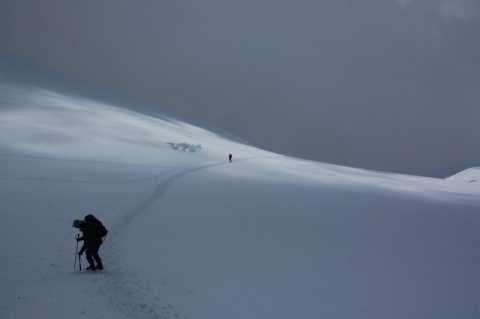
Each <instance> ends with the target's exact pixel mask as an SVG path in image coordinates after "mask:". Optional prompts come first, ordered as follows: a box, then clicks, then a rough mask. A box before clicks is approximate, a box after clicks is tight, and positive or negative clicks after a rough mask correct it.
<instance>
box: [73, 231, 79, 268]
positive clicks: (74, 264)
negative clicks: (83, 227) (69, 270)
mask: <svg viewBox="0 0 480 319" xmlns="http://www.w3.org/2000/svg"><path fill="white" fill-rule="evenodd" d="M78 238H80V234H77V239H78ZM77 255H78V240H77V249H75V262H74V263H73V268H75V266H76V265H77Z"/></svg>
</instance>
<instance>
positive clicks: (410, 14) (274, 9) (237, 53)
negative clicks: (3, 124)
mask: <svg viewBox="0 0 480 319" xmlns="http://www.w3.org/2000/svg"><path fill="white" fill-rule="evenodd" d="M0 50H3V51H6V52H10V53H14V54H18V55H21V56H24V57H27V58H29V59H31V60H34V61H36V62H38V63H41V64H46V65H49V66H53V67H55V68H57V69H60V70H64V71H67V72H69V73H73V74H75V75H78V76H81V77H83V78H87V79H89V80H93V81H95V82H97V83H100V84H102V85H106V86H109V87H113V88H115V89H117V90H121V91H125V92H127V93H129V94H131V95H134V96H137V97H140V98H142V99H145V100H148V101H153V102H156V103H157V104H159V105H161V106H162V107H164V108H170V109H174V110H177V111H179V112H181V113H186V114H189V115H191V116H193V117H196V118H199V119H202V120H205V121H207V122H210V123H212V124H214V125H216V126H219V127H222V128H224V129H226V130H228V131H230V132H232V133H234V134H236V135H238V136H240V137H243V138H244V139H246V140H248V141H249V142H251V143H253V144H255V145H257V146H259V147H261V148H264V149H268V150H271V151H275V152H279V153H283V154H287V155H293V156H297V157H302V158H308V159H313V160H317V161H323V162H329V163H335V164H341V165H348V166H354V167H361V168H369V169H376V170H384V171H390V172H399V173H407V174H417V175H428V174H430V173H431V172H434V171H437V170H442V169H445V168H448V167H452V166H457V165H465V164H466V165H468V164H471V163H475V162H476V163H480V143H479V138H480V121H479V120H480V1H478V0H361V1H360V0H321V1H319V0H297V1H284V0H205V1H181V0H169V1H163V0H155V1H154V0H95V1H92V0H84V1H65V0H42V1H23V0H0ZM192 142H194V141H192ZM226 153H228V150H226ZM479 165H480V164H479Z"/></svg>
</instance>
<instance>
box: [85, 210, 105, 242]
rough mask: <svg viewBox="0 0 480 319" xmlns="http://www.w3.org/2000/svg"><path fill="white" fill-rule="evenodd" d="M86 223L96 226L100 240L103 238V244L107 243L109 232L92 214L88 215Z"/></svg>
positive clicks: (96, 232)
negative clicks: (106, 238)
mask: <svg viewBox="0 0 480 319" xmlns="http://www.w3.org/2000/svg"><path fill="white" fill-rule="evenodd" d="M85 221H86V222H87V223H89V224H92V225H94V229H95V234H96V235H97V236H98V237H100V238H103V240H102V242H104V241H105V237H106V236H107V234H108V230H107V228H105V226H103V224H102V222H101V221H99V220H98V219H97V218H96V217H95V216H93V215H92V214H90V215H87V216H85Z"/></svg>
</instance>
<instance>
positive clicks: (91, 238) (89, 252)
mask: <svg viewBox="0 0 480 319" xmlns="http://www.w3.org/2000/svg"><path fill="white" fill-rule="evenodd" d="M72 227H75V228H78V229H80V230H81V231H82V233H83V236H82V237H80V238H76V239H77V242H79V241H82V240H83V247H82V249H80V251H79V252H78V255H79V256H82V254H83V253H84V252H85V253H86V256H87V260H88V263H89V264H90V266H88V267H87V269H89V270H95V269H98V270H102V269H103V264H102V259H101V258H100V256H99V255H98V250H99V249H100V245H101V244H102V243H103V240H102V237H105V236H107V233H108V230H107V229H106V228H105V226H103V224H102V222H101V221H99V220H98V219H97V218H95V216H93V215H91V214H90V215H87V216H85V220H84V221H82V220H78V219H76V220H74V221H73V226H72ZM95 262H96V263H97V265H96V266H95Z"/></svg>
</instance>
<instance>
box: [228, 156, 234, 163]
mask: <svg viewBox="0 0 480 319" xmlns="http://www.w3.org/2000/svg"><path fill="white" fill-rule="evenodd" d="M232 157H233V156H232V154H228V160H229V161H230V163H231V162H232Z"/></svg>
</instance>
